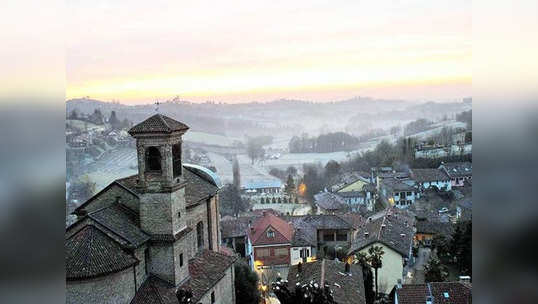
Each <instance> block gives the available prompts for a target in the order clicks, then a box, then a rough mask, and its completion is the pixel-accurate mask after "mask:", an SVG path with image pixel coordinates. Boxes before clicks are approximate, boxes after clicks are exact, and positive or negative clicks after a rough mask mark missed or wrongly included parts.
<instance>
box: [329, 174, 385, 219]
mask: <svg viewBox="0 0 538 304" xmlns="http://www.w3.org/2000/svg"><path fill="white" fill-rule="evenodd" d="M371 186H372V184H371V183H370V179H369V177H368V174H366V173H360V172H357V173H352V174H344V175H343V176H342V177H341V181H340V182H339V183H336V184H334V185H333V186H331V187H330V190H331V192H333V193H335V194H337V195H339V196H340V197H342V198H343V199H344V201H345V202H346V203H347V205H348V206H349V208H350V210H351V211H358V210H359V208H360V207H361V206H366V208H367V209H368V210H370V211H371V210H373V207H374V203H375V202H374V192H373V191H372V189H375V187H371Z"/></svg>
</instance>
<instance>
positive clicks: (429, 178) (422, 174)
mask: <svg viewBox="0 0 538 304" xmlns="http://www.w3.org/2000/svg"><path fill="white" fill-rule="evenodd" d="M411 178H412V179H413V180H414V181H415V182H416V183H417V185H418V186H419V187H420V188H421V189H428V188H430V187H432V186H435V187H437V189H439V190H445V191H450V190H451V189H452V183H451V182H450V177H449V176H448V175H447V174H446V173H445V172H444V171H443V170H441V169H411Z"/></svg>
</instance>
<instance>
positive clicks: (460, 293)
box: [394, 282, 473, 304]
mask: <svg viewBox="0 0 538 304" xmlns="http://www.w3.org/2000/svg"><path fill="white" fill-rule="evenodd" d="M472 296H473V292H472V285H471V283H469V282H432V283H426V284H405V285H396V287H395V288H394V304H435V303H450V304H471V303H472Z"/></svg>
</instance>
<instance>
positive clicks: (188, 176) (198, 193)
mask: <svg viewBox="0 0 538 304" xmlns="http://www.w3.org/2000/svg"><path fill="white" fill-rule="evenodd" d="M183 168H184V169H185V170H183V177H184V178H185V181H186V182H187V186H186V187H185V199H186V200H187V207H188V206H189V205H195V204H196V203H198V202H199V201H201V200H203V199H207V198H209V197H211V196H213V195H215V194H216V193H217V191H218V189H219V188H218V186H216V185H215V184H214V182H213V181H212V180H209V179H208V177H207V176H205V175H203V174H200V173H199V171H197V170H196V169H193V168H191V167H188V166H183ZM137 179H138V175H136V174H135V175H131V176H128V177H124V178H120V179H117V180H115V181H114V182H116V183H119V184H121V185H122V186H123V187H125V188H127V189H129V190H130V191H132V192H134V193H137V194H139V193H138V192H137V189H136V180H137Z"/></svg>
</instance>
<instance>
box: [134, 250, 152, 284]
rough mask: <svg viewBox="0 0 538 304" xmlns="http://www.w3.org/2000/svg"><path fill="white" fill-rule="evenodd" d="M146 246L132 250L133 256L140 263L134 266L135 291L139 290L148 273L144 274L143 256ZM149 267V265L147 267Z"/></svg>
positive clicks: (144, 260) (144, 261)
mask: <svg viewBox="0 0 538 304" xmlns="http://www.w3.org/2000/svg"><path fill="white" fill-rule="evenodd" d="M146 248H147V246H146V245H143V246H141V247H139V248H137V249H135V250H134V256H135V257H136V258H137V259H138V261H140V262H139V263H138V265H136V266H135V273H136V289H137V290H138V288H140V286H141V285H142V283H144V281H145V280H146V278H147V277H148V275H149V273H146V259H145V256H144V251H145V250H146ZM148 266H149V265H148Z"/></svg>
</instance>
